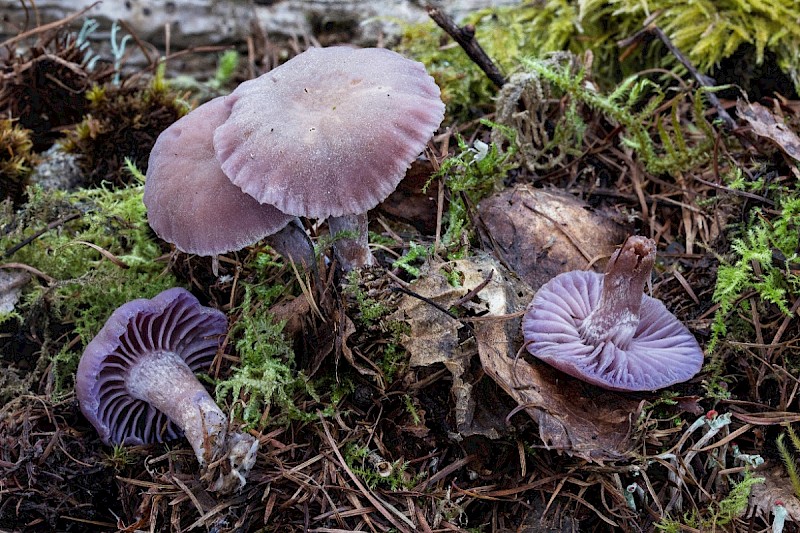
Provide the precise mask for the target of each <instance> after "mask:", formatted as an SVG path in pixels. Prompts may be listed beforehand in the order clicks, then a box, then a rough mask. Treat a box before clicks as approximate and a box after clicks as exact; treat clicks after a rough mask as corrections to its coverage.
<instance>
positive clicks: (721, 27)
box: [578, 0, 800, 90]
mask: <svg viewBox="0 0 800 533" xmlns="http://www.w3.org/2000/svg"><path fill="white" fill-rule="evenodd" d="M580 5H581V9H580V15H579V18H578V20H579V22H580V24H581V25H582V26H583V27H584V28H590V29H591V30H590V32H591V33H594V32H595V31H596V28H599V27H602V26H606V27H608V28H613V29H614V30H613V33H610V34H609V37H611V38H612V39H613V40H618V39H620V38H623V37H625V36H627V35H630V34H631V33H633V32H632V31H631V30H632V29H636V28H637V27H639V28H640V27H641V26H642V22H643V21H644V20H645V19H646V18H647V17H649V16H650V15H651V14H654V13H658V17H657V18H656V19H655V22H656V23H657V24H658V25H659V26H660V27H661V28H662V29H663V30H664V32H665V33H666V34H667V35H668V36H669V37H670V39H671V40H672V42H673V44H675V45H676V46H677V47H678V48H679V49H680V50H681V51H683V52H684V53H685V54H686V55H687V56H688V58H689V60H691V62H692V63H693V64H694V65H696V66H697V67H698V68H699V70H700V71H701V72H706V73H707V72H709V71H711V69H712V68H713V67H715V66H716V65H718V64H719V62H720V61H722V60H723V59H725V58H728V57H731V56H732V55H733V54H734V52H736V51H737V50H738V49H739V47H740V46H742V45H744V44H750V45H752V46H753V47H754V48H755V52H756V57H755V58H754V59H755V61H756V62H757V63H758V64H760V63H761V62H762V61H763V60H764V53H765V51H771V52H773V53H775V55H776V57H777V60H778V65H779V66H780V68H781V69H782V70H783V71H784V72H785V73H786V74H788V75H789V77H790V78H791V79H792V81H793V82H794V84H795V88H796V89H798V90H800V56H798V55H797V53H796V50H797V49H798V48H800V6H799V5H798V4H797V2H796V1H795V0H753V1H747V2H743V1H741V0H696V1H693V2H683V1H680V0H581V1H580ZM632 23H633V24H634V25H635V26H633V27H631V24H632ZM664 61H665V62H666V63H665V64H664V65H662V66H670V65H671V64H674V58H672V57H670V56H669V55H666V56H665V59H664Z"/></svg>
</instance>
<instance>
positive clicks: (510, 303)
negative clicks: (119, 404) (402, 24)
mask: <svg viewBox="0 0 800 533" xmlns="http://www.w3.org/2000/svg"><path fill="white" fill-rule="evenodd" d="M509 13H511V15H510V16H512V17H518V16H520V13H523V10H522V9H520V10H519V11H517V12H514V11H513V10H511V11H505V12H504V14H503V15H500V14H498V15H496V16H495V15H491V16H488V15H486V14H484V15H481V17H480V18H477V19H476V21H477V22H476V26H477V29H478V31H477V32H476V31H475V28H474V27H467V28H464V27H457V26H453V27H449V33H450V34H451V35H453V36H459V37H460V38H461V39H462V40H463V43H462V45H463V46H458V45H457V44H456V43H455V42H454V41H453V40H452V39H451V38H450V37H449V36H448V34H447V33H445V32H443V31H439V30H438V28H435V27H434V26H433V25H432V24H431V25H430V26H424V28H422V29H409V30H408V32H407V34H406V36H405V38H404V39H403V40H402V41H401V42H400V43H398V44H397V46H396V49H397V50H398V51H400V52H402V53H404V54H406V55H408V56H409V57H411V58H413V59H417V60H420V61H422V62H423V63H424V64H425V65H426V67H427V68H428V69H429V72H431V73H432V75H433V76H434V78H435V79H436V81H437V82H438V83H439V85H440V86H441V88H442V94H443V98H444V100H445V102H446V104H447V113H446V116H445V119H444V122H443V124H442V125H441V127H440V129H439V130H438V132H437V133H436V134H435V136H434V137H433V139H431V141H430V142H429V145H428V149H427V150H426V151H425V152H424V153H423V154H422V155H421V156H420V157H419V158H418V160H417V161H416V162H415V163H414V164H413V165H412V167H411V168H410V170H409V171H408V173H407V175H406V177H405V179H404V180H403V182H402V183H401V184H400V186H399V187H398V189H397V190H396V191H395V193H393V194H392V196H390V197H389V198H388V199H387V200H386V201H385V202H383V203H382V204H381V205H380V206H378V207H377V208H376V209H375V210H373V211H372V212H371V213H370V242H371V246H372V249H373V252H374V253H375V256H376V257H377V259H378V263H379V265H378V266H377V267H374V268H369V269H365V270H363V271H358V272H355V273H350V274H344V273H342V272H341V270H340V269H339V268H338V267H337V264H336V263H335V262H332V261H330V260H329V258H330V257H332V256H331V255H330V245H331V240H332V239H331V237H330V236H329V235H328V234H327V228H326V226H325V224H324V223H318V222H315V221H305V224H306V229H307V231H308V233H309V235H310V236H311V238H312V241H313V242H314V244H315V245H316V249H317V252H318V257H319V264H318V267H319V270H320V276H319V280H317V281H315V277H314V276H310V275H309V274H308V273H307V272H303V271H302V269H300V270H298V269H297V268H295V267H294V266H292V265H291V264H289V263H287V262H286V261H284V260H283V259H282V258H281V257H280V256H279V255H277V254H276V253H275V252H274V251H272V250H271V249H270V248H269V247H267V246H265V245H262V244H256V245H253V246H250V247H248V248H246V249H244V250H242V251H240V252H237V253H232V254H227V255H225V256H223V257H220V258H219V264H218V265H217V266H214V265H212V261H211V259H209V258H207V257H205V258H204V257H197V256H191V255H187V254H184V253H181V252H179V251H177V250H175V249H174V247H171V246H170V245H169V244H167V243H165V242H164V241H161V240H160V239H158V237H156V236H155V234H154V233H153V232H152V231H151V230H150V229H149V227H148V226H147V221H146V214H145V210H144V207H143V206H142V203H141V195H142V183H141V179H140V178H137V177H136V176H137V172H136V169H138V170H139V171H141V172H146V167H147V160H148V155H149V152H150V149H151V148H152V146H153V143H154V142H155V139H156V137H157V136H158V134H159V133H160V132H161V131H162V130H163V129H165V128H166V127H167V126H168V125H169V124H171V123H172V122H173V121H174V120H176V119H177V118H178V117H179V116H180V115H181V114H182V113H185V112H186V107H187V106H188V107H194V106H196V105H199V104H200V103H202V102H203V101H206V100H208V99H210V98H211V97H213V96H217V95H221V94H225V93H227V92H229V91H230V90H232V89H233V88H234V87H235V86H236V85H237V84H238V83H239V82H241V81H244V80H246V79H248V78H250V77H253V76H254V75H257V74H260V73H262V72H264V71H266V70H267V69H268V68H269V67H270V66H271V63H270V61H267V60H265V59H264V58H266V57H280V58H288V57H291V56H293V55H296V54H297V53H299V52H300V51H301V49H302V48H304V46H301V45H299V44H298V43H296V42H295V43H285V44H277V43H274V42H270V41H269V40H267V39H264V36H263V35H254V36H253V39H252V40H251V42H250V43H249V44H250V46H249V47H246V46H244V44H243V45H242V46H240V47H239V52H240V53H239V54H238V55H237V54H226V55H219V52H217V51H214V52H211V53H209V52H202V53H201V52H197V51H191V50H190V51H186V52H181V53H179V54H176V55H175V57H170V58H167V60H166V61H167V69H166V72H164V71H163V70H161V71H160V70H159V66H158V63H159V62H158V61H157V60H156V59H155V58H156V57H157V54H153V53H152V52H153V51H154V49H153V47H152V46H150V45H147V43H141V42H138V43H136V42H135V39H134V40H133V41H131V42H129V43H128V46H129V51H131V50H133V51H134V52H136V51H143V56H144V57H146V58H149V61H150V62H149V64H148V65H147V66H145V67H142V68H138V67H137V68H131V67H126V66H125V58H126V57H127V56H126V55H125V54H124V53H122V52H120V55H119V58H118V59H120V61H119V62H118V61H115V60H114V57H113V56H111V57H107V56H105V55H103V53H101V52H97V53H96V54H94V55H93V53H92V52H91V48H89V51H88V52H87V46H88V45H86V46H84V43H85V42H86V41H81V40H80V39H79V38H78V35H77V32H76V31H75V28H73V27H72V26H70V25H69V24H68V23H67V22H69V21H64V23H63V24H60V25H59V24H54V25H49V26H47V27H42V28H39V29H27V31H26V32H24V33H23V32H22V31H21V32H20V37H19V38H16V39H11V40H9V41H7V42H6V43H0V48H2V49H3V51H2V52H0V113H2V114H0V179H2V180H3V181H2V183H0V188H2V191H3V194H4V197H5V198H6V199H7V200H6V202H5V204H3V208H2V211H0V253H2V254H3V257H2V259H0V305H2V312H1V313H0V319H1V320H2V321H0V357H2V367H3V373H2V374H0V402H2V404H3V405H2V407H0V530H3V531H5V530H8V531H48V532H49V531H93V532H94V531H116V530H118V531H126V532H134V531H176V532H178V531H203V530H206V531H214V532H232V531H242V532H245V531H248V532H249V531H276V532H278V531H280V532H285V531H317V532H320V533H322V532H331V533H333V532H341V531H375V532H386V531H423V532H424V531H531V532H533V531H553V532H569V531H668V532H678V531H701V532H708V531H773V532H775V531H781V530H783V531H798V530H800V528H798V526H797V522H798V521H800V500H799V499H798V495H800V477H798V473H797V467H796V464H795V462H794V458H793V456H794V454H797V453H800V438H798V437H797V435H796V434H795V430H794V429H793V427H792V424H795V423H797V422H800V404H799V403H798V402H799V400H798V391H800V380H799V379H798V376H799V375H800V374H799V372H800V320H798V309H800V191H798V185H797V183H798V180H799V179H800V137H798V135H800V99H798V96H797V93H796V89H795V88H794V86H793V85H792V83H791V82H789V81H787V79H788V78H786V76H785V75H784V74H783V73H782V72H781V70H780V69H779V68H778V66H777V65H776V64H775V63H774V61H775V58H774V56H772V55H770V54H767V55H766V56H765V57H760V58H759V57H757V54H756V53H755V52H754V50H753V49H749V50H748V49H747V47H744V48H743V51H742V52H741V54H740V55H738V56H736V57H735V58H734V59H732V61H736V62H738V63H739V64H740V66H741V64H742V63H741V62H742V61H744V62H745V63H744V64H745V65H746V64H747V62H748V61H749V62H751V63H752V66H753V69H755V68H756V67H758V68H759V69H761V70H760V71H759V72H766V73H772V74H758V75H756V74H753V75H751V76H750V77H747V79H745V78H746V77H744V76H743V77H742V78H741V79H739V80H733V82H735V83H738V84H739V85H738V86H734V85H726V86H724V87H718V86H716V85H715V84H714V80H712V79H711V78H709V77H708V74H719V72H717V73H714V72H710V73H709V72H705V71H701V70H698V69H699V68H700V67H699V66H696V65H694V64H693V61H692V59H691V57H689V56H688V55H685V54H686V52H685V51H683V52H682V51H681V49H680V48H678V47H677V46H675V45H674V43H673V42H672V41H671V40H670V38H669V37H668V36H667V34H666V33H665V32H664V31H661V30H660V29H659V27H658V26H657V25H656V24H657V23H658V22H657V21H656V23H654V24H651V25H649V26H646V27H645V29H644V30H642V31H640V32H632V33H631V34H630V35H627V37H628V39H627V40H625V41H624V42H610V43H608V44H607V45H606V48H604V49H601V48H600V47H599V46H598V47H595V48H593V49H591V50H589V51H586V50H583V51H582V52H581V53H578V52H577V51H575V50H573V53H568V52H561V53H557V54H555V55H544V54H542V55H541V57H536V58H531V57H530V56H527V57H526V58H524V59H523V57H522V56H519V57H516V64H515V65H514V67H509V65H508V63H507V61H508V58H499V57H498V58H495V57H494V54H495V53H497V50H498V47H502V46H506V48H507V50H508V45H507V43H506V45H503V42H502V39H498V43H494V44H493V43H491V42H484V40H483V39H484V37H485V35H486V34H485V33H484V34H482V33H481V31H480V24H481V21H484V22H485V23H486V24H489V25H491V24H495V25H494V26H491V28H490V29H491V31H493V32H495V33H496V34H497V32H498V31H499V30H498V25H500V26H502V24H504V22H503V20H504V19H502V17H503V16H509ZM492 17H495V18H492ZM512 20H513V21H515V24H516V23H517V22H519V21H518V20H517V19H512ZM487 21H488V22H487ZM498 21H499V22H498ZM437 22H440V23H441V24H440V25H443V26H446V25H447V22H448V21H447V20H439V21H437ZM451 22H452V21H451ZM507 27H508V29H509V31H518V30H519V27H518V26H516V25H514V24H509V25H508V26H507ZM70 28H72V29H70ZM422 34H430V36H431V37H430V38H429V39H428V40H427V41H425V40H424V39H422V38H421V37H420V35H422ZM474 36H477V41H476V40H475V38H474ZM309 41H311V40H310V39H309ZM431 43H433V45H431ZM477 44H486V51H487V52H488V55H480V50H479V47H478V46H477ZM426 46H427V48H426ZM265 47H266V48H265ZM122 48H123V50H124V46H123V47H122ZM465 49H467V50H471V51H472V52H473V53H476V50H477V55H475V56H474V57H473V58H472V59H470V58H468V56H467V54H466V53H465ZM508 52H509V53H510V54H511V55H514V54H516V53H517V52H519V51H517V50H508ZM519 53H520V54H521V53H522V52H519ZM193 54H195V55H198V56H203V61H201V62H200V63H206V62H207V59H208V57H209V56H210V55H213V56H214V57H215V58H216V57H219V58H221V59H220V60H219V64H218V67H217V68H216V71H214V72H198V71H196V72H192V75H191V77H189V76H187V75H186V73H185V72H183V73H182V74H183V75H182V76H180V78H178V77H177V76H176V75H175V74H174V72H175V70H176V64H177V63H178V62H181V61H187V58H191V57H192V55H193ZM636 54H639V60H638V61H639V63H636V64H635V65H636V67H637V68H634V69H633V70H634V72H629V73H626V75H625V76H622V75H621V72H622V71H624V70H625V69H626V68H627V69H628V70H631V68H632V67H631V65H630V64H627V63H625V61H630V57H631V56H635V55H636ZM654 56H657V57H655V58H654ZM609 57H611V58H613V65H611V66H610V64H606V63H605V62H606V61H607V59H608V58H609ZM495 60H497V61H499V63H500V68H499V69H497V70H494V69H496V68H497V67H495V66H494V62H495ZM189 61H190V60H189ZM190 62H191V61H190ZM770 62H772V63H770ZM664 64H666V65H668V67H664V66H663V65H664ZM765 64H766V65H767V66H764V65H765ZM90 65H91V67H90ZM626 65H627V66H626ZM724 65H725V63H724V62H723V63H722V66H719V67H718V68H722V69H724V68H725V67H724ZM618 66H619V67H618ZM741 68H745V67H741ZM609 72H613V74H609ZM512 73H515V74H513V75H512ZM627 74H632V75H633V76H632V77H629V76H628V75H627ZM614 76H617V77H616V78H615V77H614ZM717 82H719V78H718V79H717ZM733 82H732V83H733ZM748 95H749V99H748ZM6 118H11V119H13V120H12V121H7V120H6V121H4V120H3V119H6ZM54 145H55V146H57V147H60V148H59V150H58V151H57V153H56V154H55V155H54V154H53V152H52V151H49V152H48V150H49V149H50V148H51V147H52V146H54ZM34 169H36V170H35V172H33V171H34ZM66 174H69V175H71V176H73V183H71V184H70V183H67V182H65V181H64V180H63V179H61V180H60V181H59V180H57V183H58V184H57V185H55V186H54V187H55V188H53V186H52V185H49V184H50V183H52V182H53V180H54V176H55V177H56V178H64V176H65V175H66ZM75 184H77V185H78V187H75ZM629 235H643V236H646V237H649V238H651V239H653V240H654V242H655V243H656V246H657V250H658V252H657V261H656V266H655V268H654V270H653V274H652V279H651V281H650V283H648V286H647V287H646V289H645V290H646V291H647V293H648V294H650V295H651V296H653V297H655V298H658V299H660V300H661V301H662V302H663V303H664V304H665V306H666V307H667V309H668V310H670V311H671V312H672V313H673V314H674V315H675V316H676V317H678V319H679V320H681V321H682V322H683V323H684V324H685V325H686V326H687V327H688V328H689V330H690V331H691V332H692V334H693V335H694V336H695V337H696V339H697V340H698V342H699V343H700V345H701V347H702V348H703V350H704V354H705V360H704V365H703V368H702V370H701V371H700V372H699V373H698V374H697V375H696V376H694V377H693V378H691V379H689V380H688V381H686V382H685V383H679V384H675V385H672V386H670V387H669V388H667V389H664V390H659V391H644V392H615V391H608V390H604V389H602V388H599V387H596V386H594V385H590V384H587V383H584V382H581V381H579V380H577V379H575V378H572V377H570V376H567V375H566V374H562V373H560V372H559V371H557V370H555V369H553V368H551V367H550V366H548V365H547V364H545V363H543V362H541V361H539V360H538V359H536V358H535V357H533V356H530V355H529V354H528V353H527V352H526V351H525V349H524V346H523V339H522V333H521V331H520V322H521V318H522V315H523V313H524V311H525V309H526V307H527V305H528V304H529V303H530V301H531V299H532V298H533V296H534V294H535V293H536V291H537V290H538V289H539V288H540V287H541V286H542V285H543V284H544V283H545V282H547V281H548V280H549V279H551V278H552V277H554V276H556V275H558V274H560V273H562V272H565V271H568V270H588V269H594V270H596V271H598V272H603V270H604V268H605V266H606V263H607V261H608V258H609V257H610V256H611V254H612V253H613V252H614V250H615V249H616V248H617V247H619V246H620V245H621V244H622V243H623V242H624V241H625V239H626V237H627V236H629ZM215 268H218V271H216V272H215V271H214V269H215ZM172 286H182V287H186V288H188V289H190V290H191V291H192V292H193V293H194V294H195V295H196V296H197V297H198V298H199V299H200V300H201V301H202V302H203V303H204V304H206V305H209V306H212V307H216V308H218V309H220V310H222V311H224V312H225V313H226V314H227V315H228V317H229V321H230V323H231V328H230V331H229V333H228V336H227V337H226V339H225V342H224V343H223V347H222V348H221V349H220V352H219V353H218V356H217V359H216V360H215V364H214V365H212V368H211V372H210V376H209V377H207V378H206V383H207V385H208V389H209V391H213V393H214V394H215V397H216V400H217V402H218V403H219V404H220V406H222V407H223V410H224V411H226V412H229V413H232V416H233V419H234V421H235V422H234V423H236V424H241V425H244V426H245V428H246V429H247V430H248V431H249V432H250V433H251V434H252V435H253V436H255V437H257V438H258V439H259V440H260V443H261V446H260V451H259V454H258V458H257V462H256V464H255V466H254V467H253V469H252V471H251V472H250V475H249V477H248V482H247V484H246V485H245V486H244V488H243V489H242V490H241V491H238V492H236V493H235V494H233V495H230V496H221V495H219V494H215V493H213V492H209V491H207V490H206V486H205V485H204V482H203V481H202V479H201V472H199V468H198V466H197V462H196V460H195V456H194V454H193V452H192V451H191V449H190V447H189V446H188V445H187V443H186V442H185V441H183V440H177V441H171V442H168V443H164V444H154V445H147V446H127V447H113V448H112V447H109V446H106V445H104V444H103V443H102V442H101V441H100V438H99V437H98V435H97V433H96V431H95V430H94V428H93V427H92V426H91V425H90V424H89V422H88V421H87V420H86V419H85V418H84V416H83V415H82V414H81V411H80V408H79V406H78V402H77V399H76V397H75V394H74V384H73V379H74V372H75V368H76V365H77V361H78V359H79V357H80V355H81V353H82V351H83V348H84V346H85V345H86V343H87V342H88V341H89V340H90V339H91V338H92V337H93V336H94V335H95V334H96V333H97V332H98V331H99V329H100V327H102V324H103V323H104V321H105V319H106V318H107V317H108V316H109V314H110V312H111V311H113V309H115V308H116V307H117V306H119V305H121V304H122V303H124V302H125V301H128V300H130V299H133V298H141V297H152V296H154V295H155V294H157V293H158V292H160V291H161V290H164V289H166V288H168V287H172ZM784 520H785V524H784V525H783V526H781V523H784V522H782V521H784ZM779 526H780V527H782V528H783V529H778V528H779Z"/></svg>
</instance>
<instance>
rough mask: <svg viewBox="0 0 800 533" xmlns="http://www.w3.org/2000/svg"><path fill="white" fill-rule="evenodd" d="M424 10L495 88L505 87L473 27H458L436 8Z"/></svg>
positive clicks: (500, 73) (501, 74)
mask: <svg viewBox="0 0 800 533" xmlns="http://www.w3.org/2000/svg"><path fill="white" fill-rule="evenodd" d="M425 9H426V10H427V11H428V16H429V17H430V18H431V19H433V21H434V22H435V23H436V24H437V25H438V26H439V27H440V28H442V29H443V30H444V31H446V32H447V34H448V35H449V36H450V37H452V38H453V39H455V41H456V42H457V43H458V44H459V46H461V48H462V49H463V50H464V52H466V54H467V55H468V56H469V58H470V59H471V60H472V62H473V63H475V64H476V65H478V67H480V69H481V70H482V71H483V72H484V73H485V74H486V76H487V77H488V78H489V80H490V81H491V82H492V83H493V84H495V86H497V87H498V88H499V87H502V86H503V85H505V83H506V78H505V76H503V73H502V72H500V69H499V68H498V67H497V65H495V63H494V61H492V59H491V58H490V57H489V56H488V54H487V53H486V52H485V51H484V49H483V48H481V45H480V44H478V41H477V39H475V26H473V25H472V24H467V25H466V26H464V27H459V26H458V25H457V24H456V23H455V21H454V20H453V19H452V18H450V17H449V16H448V15H447V14H446V13H445V12H444V11H442V10H441V9H439V8H438V7H433V6H431V5H428V6H426V8H425Z"/></svg>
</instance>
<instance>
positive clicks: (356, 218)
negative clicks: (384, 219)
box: [328, 213, 375, 272]
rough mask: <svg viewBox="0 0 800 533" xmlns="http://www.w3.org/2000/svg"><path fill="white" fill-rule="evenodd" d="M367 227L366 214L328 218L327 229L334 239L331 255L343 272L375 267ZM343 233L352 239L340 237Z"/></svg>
mask: <svg viewBox="0 0 800 533" xmlns="http://www.w3.org/2000/svg"><path fill="white" fill-rule="evenodd" d="M367 227H368V221H367V214H366V213H363V214H360V215H344V216H340V217H329V218H328V229H329V230H330V233H331V237H333V238H334V239H335V240H334V241H333V253H334V255H335V256H336V260H337V261H339V264H341V265H342V270H344V271H345V272H350V271H351V270H355V269H357V268H364V267H371V266H374V265H375V257H374V256H373V255H372V252H371V251H370V249H369V233H368V230H367ZM345 232H346V233H349V234H351V235H353V237H351V236H342V235H340V234H341V233H345Z"/></svg>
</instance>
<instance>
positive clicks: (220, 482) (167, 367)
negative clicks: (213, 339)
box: [128, 350, 258, 492]
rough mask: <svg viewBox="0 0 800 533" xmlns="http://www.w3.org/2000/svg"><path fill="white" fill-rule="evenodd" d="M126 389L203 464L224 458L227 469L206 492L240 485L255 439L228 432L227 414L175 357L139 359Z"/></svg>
mask: <svg viewBox="0 0 800 533" xmlns="http://www.w3.org/2000/svg"><path fill="white" fill-rule="evenodd" d="M165 384H168V385H166V386H165ZM128 391H129V392H130V394H131V396H133V397H134V398H136V399H138V400H142V401H145V402H148V403H149V404H150V405H152V406H153V407H155V408H156V409H158V410H159V411H161V412H162V413H164V414H165V415H166V416H167V417H168V418H169V419H170V420H171V421H172V422H174V423H175V424H176V425H177V426H179V427H180V428H181V429H182V430H183V432H184V434H185V436H186V439H187V440H188V441H189V444H191V446H192V449H193V450H194V453H195V455H196V456H197V460H198V462H199V463H200V465H201V466H202V467H207V466H209V465H210V464H211V463H212V462H215V461H218V460H220V459H226V458H227V459H228V460H229V462H230V465H231V469H230V473H227V474H226V473H224V472H225V471H226V470H227V468H225V469H223V470H222V472H221V473H220V474H219V477H218V478H217V479H216V480H214V481H213V482H212V484H211V486H210V487H209V488H210V489H211V490H217V491H221V492H229V491H230V490H233V489H238V488H240V487H242V486H243V485H244V483H245V476H246V475H247V473H248V472H249V470H250V468H252V466H253V464H254V463H255V454H256V451H257V450H258V440H257V439H255V438H254V437H253V436H251V435H248V434H243V433H237V432H230V433H229V432H228V419H227V417H226V416H225V414H224V413H223V412H222V410H220V408H219V407H218V406H217V404H216V402H214V400H213V398H211V396H210V395H209V394H208V392H207V391H206V389H205V388H204V387H203V385H202V384H201V383H200V382H199V381H198V380H197V378H196V377H195V375H194V373H193V372H192V370H191V369H190V368H189V365H187V364H186V362H185V361H184V360H183V358H182V357H181V356H180V355H178V354H177V353H175V352H172V351H169V350H161V351H155V352H152V353H149V354H148V355H147V356H146V357H142V358H140V359H139V361H137V362H136V363H135V364H134V365H133V366H132V367H131V368H130V370H129V376H128Z"/></svg>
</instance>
